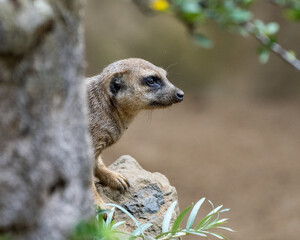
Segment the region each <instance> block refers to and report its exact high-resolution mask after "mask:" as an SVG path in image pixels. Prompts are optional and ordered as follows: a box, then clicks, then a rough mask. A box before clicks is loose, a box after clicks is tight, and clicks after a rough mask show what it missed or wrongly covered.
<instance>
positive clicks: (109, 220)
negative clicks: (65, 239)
mask: <svg viewBox="0 0 300 240" xmlns="http://www.w3.org/2000/svg"><path fill="white" fill-rule="evenodd" d="M204 200H205V198H202V199H200V200H199V201H198V202H197V203H196V204H195V205H194V206H189V207H187V208H186V209H184V210H183V211H182V212H181V213H180V214H179V215H178V216H177V218H176V219H175V221H174V223H173V224H171V219H172V215H173V213H174V209H175V207H176V204H177V201H175V202H173V203H172V204H171V205H170V207H169V208H168V210H167V212H166V214H165V216H164V220H163V224H162V233H161V234H159V235H158V236H148V235H147V233H145V230H147V229H148V228H149V227H151V226H152V223H151V222H147V223H143V224H141V223H140V222H139V221H138V220H137V219H136V218H135V217H134V216H133V215H132V214H130V213H129V212H128V211H127V210H126V209H124V208H123V207H121V206H119V205H116V204H107V205H108V206H111V207H112V209H111V210H109V211H108V210H105V211H103V210H101V209H99V208H98V209H97V211H96V218H94V219H92V220H90V221H88V222H82V223H80V224H79V225H78V226H77V227H76V229H75V230H74V232H73V234H72V236H71V239H72V240H86V239H106V240H118V239H129V240H134V239H152V240H154V239H160V240H166V239H174V238H176V237H181V236H185V235H190V234H192V235H197V236H199V237H208V236H209V235H211V236H213V237H216V238H218V239H227V238H226V237H225V236H224V235H222V234H220V233H215V232H212V230H216V229H222V230H227V231H232V230H231V229H230V228H227V227H223V226H222V225H223V224H224V223H226V222H227V218H223V219H220V213H222V212H226V211H229V209H222V207H223V206H222V205H221V206H218V207H216V208H214V206H213V204H212V203H211V202H210V201H209V203H210V204H211V206H212V208H213V210H212V211H211V212H210V213H208V214H207V215H206V216H205V217H204V218H202V219H201V220H200V221H199V222H198V223H197V224H194V223H195V219H196V216H197V214H198V211H199V209H200V207H201V205H202V204H203V202H204ZM116 208H117V209H119V210H121V211H122V212H124V213H125V214H126V215H127V216H128V218H130V219H131V220H132V221H133V222H134V223H135V224H136V229H135V230H134V231H133V232H131V233H129V232H125V231H122V230H119V229H118V228H119V227H120V226H121V225H123V224H125V223H126V222H125V221H121V222H115V221H114V220H113V215H114V211H115V209H116ZM190 211H191V213H190V215H189V217H188V220H187V224H186V226H185V228H182V227H181V225H182V221H183V219H184V217H185V216H187V214H188V212H190ZM104 214H106V216H107V217H106V220H104V218H103V215H104Z"/></svg>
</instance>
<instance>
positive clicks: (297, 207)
mask: <svg viewBox="0 0 300 240" xmlns="http://www.w3.org/2000/svg"><path fill="white" fill-rule="evenodd" d="M299 119H300V108H299V104H298V106H297V104H291V103H276V104H274V103H273V104H271V103H258V102H246V101H240V100H238V101H225V100H222V101H215V102H201V101H196V100H195V99H185V101H184V102H183V103H181V104H179V105H177V106H173V107H172V108H169V109H165V110H159V111H153V112H152V113H150V112H146V113H142V114H140V116H139V117H138V118H137V119H136V120H135V121H134V123H133V124H132V125H131V126H130V128H129V129H128V132H127V133H126V134H125V135H124V136H123V138H122V139H121V140H120V141H119V142H118V143H117V144H115V145H114V146H112V147H111V148H110V149H108V150H107V151H106V152H105V153H104V154H103V157H104V160H105V162H106V163H107V164H109V163H110V162H112V161H113V160H115V159H116V158H118V157H119V156H120V155H124V154H129V155H131V156H133V157H134V158H136V159H137V160H138V161H139V162H140V164H141V165H142V166H143V167H144V168H145V169H147V170H149V171H158V172H161V173H163V174H165V175H166V176H167V177H168V178H169V180H170V182H171V184H172V185H174V186H175V187H176V188H177V191H178V195H179V202H180V206H181V209H183V208H184V207H186V206H188V205H190V204H191V203H192V202H196V201H197V200H198V199H200V198H201V197H203V196H205V197H206V198H207V199H210V200H211V201H212V202H213V203H214V204H216V205H219V204H224V206H225V207H228V208H230V209H231V211H230V212H229V213H226V214H225V213H224V217H229V218H230V219H229V223H227V224H226V226H228V227H231V228H233V229H235V230H236V231H237V232H235V233H227V232H226V235H227V236H228V237H230V239H232V240H233V239H243V240H248V239H249V240H250V239H251V240H253V239H261V240H271V239H272V240H277V239H278V240H282V239H298V238H299V235H300V227H299V226H300V124H299V123H300V121H299ZM208 211H210V206H209V204H208V203H206V205H205V206H204V207H203V209H201V211H200V214H202V216H203V214H205V213H208ZM188 239H195V238H192V237H189V238H188Z"/></svg>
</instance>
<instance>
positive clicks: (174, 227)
mask: <svg viewBox="0 0 300 240" xmlns="http://www.w3.org/2000/svg"><path fill="white" fill-rule="evenodd" d="M191 208H192V206H189V207H187V208H186V209H184V210H183V211H182V212H181V213H180V214H179V215H178V217H177V218H176V219H175V221H174V224H173V226H172V229H171V232H172V233H174V232H176V231H177V230H178V228H179V227H180V224H181V222H182V220H183V218H184V217H185V215H186V214H187V213H188V212H189V211H190V209H191Z"/></svg>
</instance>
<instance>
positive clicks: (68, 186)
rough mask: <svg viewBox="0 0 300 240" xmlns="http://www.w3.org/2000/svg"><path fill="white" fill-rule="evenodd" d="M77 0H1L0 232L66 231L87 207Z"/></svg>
mask: <svg viewBox="0 0 300 240" xmlns="http://www.w3.org/2000/svg"><path fill="white" fill-rule="evenodd" d="M81 15H82V3H81V1H80V0H2V1H0V114H1V117H0V132H1V134H0V216H1V217H0V235H1V234H6V233H10V234H12V235H13V239H56V240H57V239H63V238H65V237H66V236H67V234H68V232H69V230H70V229H71V228H72V227H74V225H75V223H76V222H78V221H79V220H80V219H82V218H85V217H87V216H89V215H90V214H91V211H92V206H93V204H92V196H91V193H90V190H89V186H90V178H91V171H92V154H91V146H90V142H89V136H88V132H87V121H86V109H85V90H84V88H83V85H82V81H83V79H84V78H83V77H84V76H83V74H84V72H83V56H84V53H83V39H82V27H81Z"/></svg>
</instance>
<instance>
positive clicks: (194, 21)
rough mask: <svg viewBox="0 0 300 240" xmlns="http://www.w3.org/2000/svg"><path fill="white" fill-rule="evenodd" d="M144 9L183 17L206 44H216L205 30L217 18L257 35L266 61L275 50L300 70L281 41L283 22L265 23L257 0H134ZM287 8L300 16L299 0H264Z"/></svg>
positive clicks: (228, 27)
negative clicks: (255, 6)
mask: <svg viewBox="0 0 300 240" xmlns="http://www.w3.org/2000/svg"><path fill="white" fill-rule="evenodd" d="M132 1H134V2H135V3H136V4H138V6H140V7H141V8H142V9H144V10H145V9H146V10H147V11H152V12H162V13H166V14H169V15H172V16H174V17H176V18H177V19H179V20H180V21H181V22H182V23H183V24H184V25H185V26H186V28H187V30H188V32H189V34H190V35H191V36H192V39H193V40H194V41H195V43H196V44H197V45H199V46H201V47H203V48H211V47H213V43H212V41H211V40H210V38H209V37H207V36H205V35H204V34H203V33H202V32H201V27H202V26H203V25H205V24H206V23H207V22H213V23H215V24H216V25H218V26H219V27H220V28H222V29H225V30H228V31H231V32H234V33H238V34H240V35H242V36H252V37H254V38H256V39H257V40H258V41H259V43H260V44H261V47H259V49H258V51H257V52H258V54H259V60H260V62H261V63H266V62H267V61H268V59H269V52H274V53H276V54H277V55H278V56H280V57H281V58H282V59H283V60H284V61H286V62H287V63H289V64H290V65H291V66H293V67H294V68H296V69H297V70H299V71H300V60H299V59H297V57H296V54H295V53H294V52H293V51H290V50H286V49H284V48H283V47H282V46H281V45H279V43H278V42H277V38H276V34H277V33H278V31H279V28H280V27H279V24H278V23H276V22H270V23H264V22H263V21H261V20H259V19H256V18H255V17H254V14H253V13H252V12H251V10H250V7H251V6H252V5H253V4H254V3H257V2H258V1H255V0H145V1H140V0H132ZM264 1H266V2H268V3H271V4H273V5H277V6H279V7H282V8H283V15H284V16H285V17H286V18H287V19H289V20H292V21H299V20H300V1H299V0H264Z"/></svg>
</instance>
